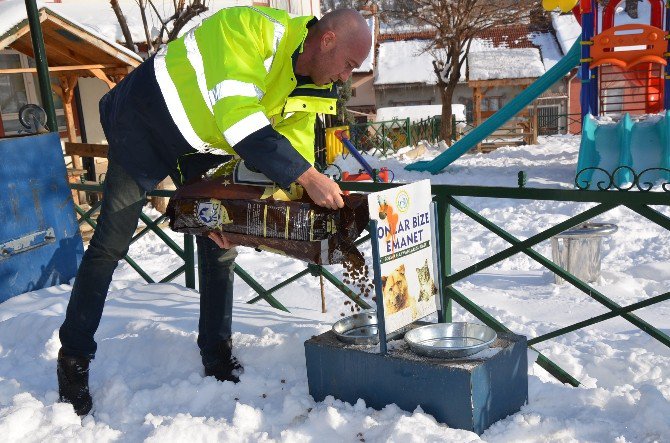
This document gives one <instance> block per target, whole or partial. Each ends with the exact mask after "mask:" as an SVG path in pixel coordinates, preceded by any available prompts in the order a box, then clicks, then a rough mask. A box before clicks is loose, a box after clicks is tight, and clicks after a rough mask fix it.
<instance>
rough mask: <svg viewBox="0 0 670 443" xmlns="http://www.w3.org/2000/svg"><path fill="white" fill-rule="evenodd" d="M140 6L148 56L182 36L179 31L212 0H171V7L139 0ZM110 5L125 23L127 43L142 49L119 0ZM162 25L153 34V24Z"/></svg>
mask: <svg viewBox="0 0 670 443" xmlns="http://www.w3.org/2000/svg"><path fill="white" fill-rule="evenodd" d="M135 2H136V3H137V6H138V7H139V9H140V16H141V18H142V25H143V27H144V39H145V40H146V42H147V56H149V55H151V54H153V53H154V52H156V50H157V49H158V48H159V47H160V45H162V44H164V43H168V42H171V41H172V40H174V39H176V38H177V37H178V36H179V32H180V31H181V30H182V29H183V28H184V26H186V24H187V23H188V22H189V21H190V20H191V19H192V18H194V17H196V16H197V15H198V14H201V13H203V12H205V11H207V10H208V9H209V5H208V3H209V2H208V0H171V1H170V3H171V7H165V5H160V6H161V8H160V9H159V7H158V6H157V5H156V4H155V3H156V2H155V0H135ZM110 5H111V6H112V9H113V10H114V14H116V19H117V20H118V22H119V26H121V32H122V34H123V38H124V40H125V46H126V47H127V48H128V49H130V50H131V51H134V52H139V51H138V49H137V47H136V45H135V42H133V38H132V35H131V33H130V28H129V26H128V21H127V20H126V16H125V14H124V12H123V11H122V10H121V7H120V6H119V2H118V0H110ZM153 27H155V28H157V29H158V35H157V36H156V37H153V38H152V33H151V28H153Z"/></svg>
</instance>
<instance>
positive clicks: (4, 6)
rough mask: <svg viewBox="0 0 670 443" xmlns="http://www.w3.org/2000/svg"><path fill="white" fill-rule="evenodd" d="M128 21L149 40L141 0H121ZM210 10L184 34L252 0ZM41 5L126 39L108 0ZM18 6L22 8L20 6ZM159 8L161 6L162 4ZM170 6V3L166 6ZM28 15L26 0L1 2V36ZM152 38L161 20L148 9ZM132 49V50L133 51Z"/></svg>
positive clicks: (227, 0)
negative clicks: (142, 14)
mask: <svg viewBox="0 0 670 443" xmlns="http://www.w3.org/2000/svg"><path fill="white" fill-rule="evenodd" d="M118 2H119V6H120V7H121V10H122V11H123V13H124V15H125V17H126V20H127V22H128V28H129V29H130V34H131V36H132V38H133V41H134V42H135V43H140V42H145V41H146V36H145V34H144V25H143V24H142V17H141V14H140V9H139V6H138V3H137V2H136V1H135V0H118ZM208 4H209V10H208V11H205V12H204V13H202V14H200V15H199V16H197V17H194V18H193V19H192V20H191V21H189V23H188V24H187V25H186V26H184V27H183V28H182V33H183V32H186V31H188V30H189V29H191V28H192V27H193V26H195V25H197V24H199V23H200V22H202V20H204V19H205V18H207V17H209V16H210V15H212V14H214V13H215V12H217V11H218V10H220V9H222V8H226V7H231V6H247V5H251V4H252V1H251V0H210V1H209V2H208ZM37 5H38V8H41V7H46V8H48V9H49V10H50V11H52V12H55V13H56V14H58V15H60V16H63V17H65V18H67V20H68V21H71V22H73V23H76V24H77V25H79V26H81V27H82V28H85V29H86V30H87V31H88V32H89V33H91V34H95V35H97V36H99V37H100V38H102V39H104V40H105V41H107V42H121V41H124V38H123V34H122V32H121V27H120V26H119V23H118V20H117V19H116V15H114V11H113V10H112V8H111V6H110V4H109V1H108V0H62V2H61V3H47V2H43V1H39V0H38V2H37ZM17 6H18V7H17ZM159 7H161V6H160V5H159ZM166 9H167V6H166ZM25 18H26V6H25V2H24V1H22V0H4V1H0V35H2V34H4V32H6V31H7V30H9V29H11V28H12V27H14V26H15V25H16V24H18V23H19V22H20V21H21V20H23V19H25ZM147 20H148V22H149V32H150V33H151V37H152V38H154V37H156V36H158V33H159V31H160V21H159V20H158V17H157V16H156V15H155V13H153V11H150V10H147ZM129 52H132V51H129Z"/></svg>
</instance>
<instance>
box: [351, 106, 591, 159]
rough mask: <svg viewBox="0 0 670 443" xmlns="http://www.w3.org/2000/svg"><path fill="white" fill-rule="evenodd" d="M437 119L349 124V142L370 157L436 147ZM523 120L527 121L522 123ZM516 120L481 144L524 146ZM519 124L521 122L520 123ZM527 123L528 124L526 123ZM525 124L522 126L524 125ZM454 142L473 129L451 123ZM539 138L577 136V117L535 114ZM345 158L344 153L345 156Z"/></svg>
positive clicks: (524, 135) (523, 134) (526, 136)
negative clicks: (410, 148)
mask: <svg viewBox="0 0 670 443" xmlns="http://www.w3.org/2000/svg"><path fill="white" fill-rule="evenodd" d="M441 121H442V118H441V116H434V117H429V118H425V119H420V120H416V121H411V120H410V118H404V119H394V120H388V121H381V122H367V123H354V124H351V125H349V132H350V139H351V141H352V143H353V144H354V146H356V147H357V148H358V149H359V150H360V151H361V152H363V153H367V154H370V155H381V156H385V155H389V154H392V153H394V152H395V151H397V150H398V149H400V148H403V147H405V146H408V145H412V144H416V143H418V142H419V141H420V140H425V141H427V142H429V143H432V144H436V143H437V142H439V141H440V140H441V137H440V124H441ZM524 121H527V119H526V120H524ZM518 123H519V121H517V122H516V123H514V121H513V122H512V124H509V125H506V126H503V127H501V128H499V129H498V130H496V131H495V132H493V133H492V134H490V135H489V136H488V137H486V139H485V140H484V143H487V144H490V145H500V144H503V143H515V142H517V143H526V144H527V143H528V140H529V139H530V138H529V134H528V133H526V132H527V131H526V132H523V131H520V128H521V127H522V126H523V125H521V126H520V125H519V124H518ZM521 123H523V122H521ZM528 124H529V123H528ZM528 124H526V126H528ZM452 125H453V128H455V129H454V131H453V132H454V140H458V139H460V138H461V137H463V136H464V135H466V134H467V133H468V132H470V131H472V130H473V129H474V128H475V126H474V125H473V124H472V123H469V122H467V121H462V120H456V119H455V118H454V119H453V120H452ZM537 133H538V134H539V135H552V134H581V115H580V114H557V113H556V114H554V113H551V114H539V115H538V120H537ZM345 156H346V153H345Z"/></svg>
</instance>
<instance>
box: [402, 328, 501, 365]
mask: <svg viewBox="0 0 670 443" xmlns="http://www.w3.org/2000/svg"><path fill="white" fill-rule="evenodd" d="M496 338H497V335H496V332H495V331H494V330H493V329H491V328H490V327H488V326H485V325H480V324H477V323H465V322H459V323H435V324H431V325H426V326H421V327H419V328H416V329H412V330H411V331H409V332H407V333H406V334H405V341H406V342H407V344H408V345H409V347H410V348H411V349H412V351H414V352H415V353H416V354H419V355H423V356H426V357H437V358H457V357H466V356H468V355H472V354H476V353H477V352H479V351H482V350H484V349H486V348H488V347H489V346H490V345H491V343H493V342H494V341H495V340H496Z"/></svg>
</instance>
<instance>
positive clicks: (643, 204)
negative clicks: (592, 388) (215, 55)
mask: <svg viewBox="0 0 670 443" xmlns="http://www.w3.org/2000/svg"><path fill="white" fill-rule="evenodd" d="M340 186H341V187H342V189H345V190H350V191H361V192H374V191H380V190H383V189H389V188H391V187H394V186H398V184H386V183H360V182H342V183H340ZM71 188H72V189H77V190H83V191H96V192H100V191H101V186H100V185H86V184H72V185H71ZM662 189H663V190H664V191H665V192H621V191H612V192H604V191H586V190H558V189H529V188H522V187H520V188H500V187H487V186H452V185H433V186H432V192H433V194H434V200H435V202H436V204H437V210H438V218H437V221H436V222H437V226H438V240H439V241H438V245H437V248H438V254H439V257H440V263H441V265H442V271H443V272H442V279H441V285H440V287H441V288H443V292H442V294H441V298H442V300H441V301H442V303H441V306H442V307H443V308H442V311H441V312H440V313H438V314H439V315H438V319H439V321H442V322H444V321H446V322H448V321H451V319H452V308H453V303H454V302H456V303H457V304H458V305H460V306H461V307H463V308H464V309H465V310H466V311H468V312H470V313H471V314H472V315H474V316H475V317H476V318H477V319H479V320H480V321H482V322H483V323H485V324H487V325H488V326H490V327H492V328H494V329H495V330H497V331H509V329H508V328H507V327H506V326H505V325H504V324H503V323H501V322H500V321H498V320H497V319H496V318H494V317H493V316H492V315H490V314H489V313H487V312H486V311H485V310H484V309H483V308H482V307H480V306H478V305H477V304H476V303H475V302H473V301H472V300H471V299H470V298H468V297H467V295H465V294H464V293H462V292H461V291H459V290H458V289H456V288H455V287H454V285H455V284H456V283H458V282H459V281H461V280H463V279H466V278H468V277H470V276H472V275H473V274H475V273H477V272H480V271H482V270H484V269H486V268H488V267H490V266H492V265H494V264H497V263H499V262H501V261H502V260H505V259H507V258H509V257H511V256H513V255H515V254H518V253H523V254H526V255H527V256H529V257H530V258H532V259H533V260H535V261H537V262H538V263H540V264H541V265H543V266H545V267H546V268H548V269H549V270H550V271H552V272H554V273H556V274H558V275H559V276H560V277H562V278H563V279H564V280H565V281H567V282H568V283H570V284H572V285H573V286H574V287H576V288H577V289H579V290H580V291H582V292H583V293H584V294H585V295H586V296H588V297H590V298H592V299H593V300H595V301H596V302H598V303H600V304H601V305H603V306H604V307H606V308H607V309H608V310H609V312H607V313H605V314H601V315H597V316H595V317H592V318H590V319H587V320H583V321H580V322H577V323H574V324H572V325H569V326H565V327H562V328H559V329H557V330H555V331H552V332H549V333H546V334H543V335H540V336H537V337H532V338H530V339H529V341H528V345H529V347H530V348H532V349H534V350H535V351H536V352H537V353H538V358H537V360H536V363H537V364H538V365H539V366H540V367H542V368H544V369H545V370H546V371H548V372H549V373H550V374H552V375H553V376H554V377H556V378H557V379H558V380H560V381H561V382H563V383H569V384H571V385H573V386H578V385H579V381H578V380H577V379H575V378H574V377H573V376H572V375H570V374H569V373H568V372H566V371H565V370H563V369H562V368H561V367H560V366H558V365H557V364H556V363H554V362H553V361H552V360H551V359H549V358H548V357H546V356H545V355H544V354H542V352H540V351H538V350H537V349H536V348H535V345H537V344H539V343H542V342H545V341H547V340H550V339H552V338H555V337H559V336H561V335H564V334H567V333H570V332H573V331H576V330H578V329H582V328H584V327H587V326H590V325H594V324H596V323H600V322H602V321H605V320H608V319H611V318H614V317H621V318H623V319H624V320H626V321H628V322H630V323H631V324H633V325H635V326H636V327H638V328H640V329H641V330H643V331H644V332H646V333H648V334H649V335H651V336H652V337H653V338H654V339H656V340H658V341H659V342H661V343H662V344H664V345H665V346H668V347H670V336H668V335H667V334H666V333H665V332H663V331H661V330H659V329H658V328H655V327H654V326H652V325H650V324H649V323H648V322H646V321H644V320H642V319H641V318H640V317H638V316H637V315H635V314H634V313H633V312H634V311H636V310H638V309H642V308H644V307H648V306H651V305H654V304H657V303H660V302H663V301H666V300H670V292H666V293H663V294H660V295H656V296H653V297H650V298H648V299H646V300H643V301H640V302H637V303H633V304H631V305H628V306H621V305H619V304H617V303H616V302H615V301H613V300H612V299H611V298H609V297H607V296H606V295H605V294H603V293H601V292H599V291H598V290H596V289H595V288H593V287H592V286H590V285H589V284H588V283H586V282H584V281H582V280H580V279H578V278H577V277H575V276H574V275H572V274H571V273H569V272H567V271H566V270H565V269H563V268H561V267H560V266H558V265H557V264H555V263H554V262H552V261H551V260H549V259H548V258H546V257H544V256H543V255H541V254H540V253H538V252H536V251H535V250H534V249H533V246H535V245H537V244H539V243H541V242H543V241H546V240H549V239H550V238H551V237H552V236H554V235H556V234H559V233H561V232H563V231H565V230H567V229H570V228H572V227H574V226H576V225H578V224H580V223H583V222H585V221H587V220H589V219H591V218H593V217H596V216H598V215H600V214H603V213H605V212H607V211H610V210H612V209H614V208H617V207H619V206H623V207H627V208H629V209H631V210H632V211H634V212H636V213H637V214H639V215H640V216H641V217H643V218H646V219H647V220H649V221H651V222H653V223H655V224H658V225H659V226H661V227H663V228H664V229H666V230H669V231H670V218H668V217H667V216H665V215H664V214H662V213H661V212H659V211H658V210H656V209H654V208H652V207H651V206H652V205H658V206H665V207H667V206H669V205H670V204H669V200H668V192H670V188H668V187H667V184H664V185H663V186H662ZM172 193H173V191H154V192H152V193H151V195H156V196H162V197H168V196H170V195H172ZM460 197H477V198H492V199H501V198H502V199H514V200H545V201H562V202H565V201H569V202H582V203H583V202H590V203H596V206H594V207H591V208H590V209H587V210H585V211H583V212H581V213H579V214H577V215H575V216H573V217H571V218H569V219H567V220H565V221H563V222H560V223H558V224H556V225H555V226H552V227H550V228H548V229H545V230H544V231H542V232H539V233H537V234H535V235H533V236H531V237H529V238H527V239H525V240H520V239H518V238H516V237H515V236H514V235H512V234H510V233H509V232H507V231H506V230H504V229H502V228H501V227H499V226H497V225H496V224H495V223H493V222H492V221H490V220H488V219H487V218H486V217H483V216H482V215H480V214H479V213H477V212H476V211H475V210H473V209H472V208H470V207H469V206H468V205H466V204H465V203H463V202H462V201H461V200H460V199H459V198H460ZM99 206H100V202H98V203H97V204H95V205H94V206H93V207H92V208H91V209H89V210H88V211H84V210H83V209H81V208H80V207H76V209H77V212H78V213H79V215H80V223H89V224H90V225H91V226H93V227H94V228H95V222H94V221H93V220H92V217H91V215H92V214H93V213H95V212H96V211H97V210H98V209H99ZM452 208H453V209H456V210H458V211H460V212H461V213H463V214H465V215H466V216H468V217H470V218H471V219H472V220H474V221H475V222H477V223H479V224H480V225H482V226H483V227H485V228H486V229H488V230H489V231H491V232H493V233H495V234H497V235H498V236H500V237H501V238H503V239H504V240H506V241H507V242H509V243H510V244H511V246H510V247H508V248H507V249H505V250H502V251H500V252H497V253H495V254H493V255H491V256H489V257H487V258H485V259H483V260H481V261H479V262H477V263H475V264H473V265H471V266H468V267H466V268H465V269H462V270H460V271H457V272H454V273H453V274H452V273H451V272H450V270H451V242H452V232H451V212H452ZM164 218H165V216H160V217H158V219H156V220H152V219H151V218H150V217H148V216H147V215H146V214H142V221H143V222H144V223H145V224H146V228H144V229H143V230H142V231H140V232H139V233H138V234H137V235H135V237H134V238H133V241H136V240H137V239H138V238H140V237H141V236H142V235H145V234H146V233H147V232H149V231H152V232H154V233H156V234H157V235H158V236H159V238H161V239H162V240H163V241H164V242H165V243H166V244H167V245H168V246H170V248H171V249H173V250H174V251H175V252H176V253H177V254H178V255H179V256H180V257H182V258H183V260H184V265H183V266H181V267H179V268H178V269H176V270H174V271H173V272H172V273H170V274H169V275H168V276H167V277H165V278H163V279H161V280H160V281H170V280H172V279H174V278H175V277H177V276H178V275H181V274H182V273H184V274H185V275H186V285H187V286H188V287H191V288H193V287H195V262H194V251H193V238H192V236H189V235H185V239H184V248H183V249H182V248H180V247H179V246H178V245H176V244H175V243H174V241H173V240H172V239H170V238H169V236H167V234H165V233H164V232H162V229H161V228H160V227H159V226H158V224H159V223H160V222H161V221H162V220H164ZM369 238H370V237H369V235H366V236H364V237H362V238H361V239H359V240H358V242H357V244H361V243H362V242H365V241H368V240H369ZM125 259H126V261H127V262H128V263H129V264H130V265H131V266H132V267H133V268H134V269H135V270H136V271H137V272H138V273H139V274H140V275H141V276H142V277H143V278H144V279H145V280H146V281H147V282H153V281H154V280H153V279H152V278H151V277H150V276H148V275H147V274H146V272H144V271H143V270H142V269H141V267H140V266H139V265H138V264H137V263H135V262H134V261H132V259H130V257H125ZM235 273H236V274H237V275H238V276H239V277H240V278H241V279H242V280H244V281H245V282H246V283H247V284H248V285H249V286H250V287H251V288H252V289H253V290H254V291H256V293H257V294H258V295H257V296H256V297H254V298H253V299H251V300H249V302H248V303H255V302H257V301H259V300H261V299H263V300H266V301H267V302H268V303H269V304H270V305H271V306H273V307H275V308H277V309H281V310H283V311H287V312H288V309H286V307H285V306H284V305H282V304H281V302H279V301H278V300H277V299H276V298H275V297H274V296H273V294H274V293H276V292H277V291H278V290H279V289H281V288H284V287H285V286H287V285H289V284H291V283H292V282H294V281H296V280H297V279H299V278H301V277H303V276H306V275H307V274H310V275H313V276H323V277H324V278H326V279H327V280H328V281H330V282H331V283H332V284H333V285H334V286H335V287H336V288H337V289H338V290H340V291H342V292H343V293H344V294H345V295H346V296H347V297H349V298H350V299H351V300H352V301H353V302H355V303H356V304H357V305H359V306H360V307H362V308H364V309H369V308H371V306H370V305H369V304H368V303H366V302H365V300H363V299H361V298H360V296H359V295H357V294H356V293H355V292H354V291H352V290H351V289H350V288H349V287H348V286H347V285H345V284H344V283H342V282H341V281H340V280H339V279H338V278H337V277H335V276H334V275H333V274H331V273H330V272H329V271H328V270H327V269H326V268H324V267H323V266H317V265H306V268H305V269H304V270H302V271H300V272H298V273H297V274H295V275H293V276H291V277H289V278H286V279H285V280H284V281H282V282H281V283H279V284H277V285H275V286H273V287H271V288H269V289H266V288H265V287H263V286H262V285H261V284H260V283H259V282H258V281H256V280H255V279H254V278H253V277H252V276H251V275H250V274H249V273H248V272H246V271H245V270H244V269H242V268H241V267H240V266H238V265H236V267H235Z"/></svg>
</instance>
